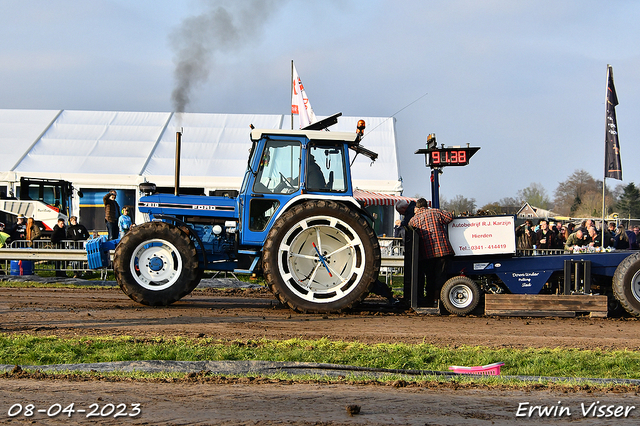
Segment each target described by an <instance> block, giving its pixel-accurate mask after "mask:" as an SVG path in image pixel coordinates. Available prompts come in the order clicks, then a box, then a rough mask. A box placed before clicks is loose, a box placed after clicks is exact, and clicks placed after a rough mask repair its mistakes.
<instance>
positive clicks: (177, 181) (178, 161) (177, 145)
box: [174, 131, 182, 197]
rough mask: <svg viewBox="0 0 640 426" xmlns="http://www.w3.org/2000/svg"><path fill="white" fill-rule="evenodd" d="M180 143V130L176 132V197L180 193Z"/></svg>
mask: <svg viewBox="0 0 640 426" xmlns="http://www.w3.org/2000/svg"><path fill="white" fill-rule="evenodd" d="M181 145H182V131H180V132H176V176H175V191H174V194H175V195H176V197H177V196H178V195H180V147H181Z"/></svg>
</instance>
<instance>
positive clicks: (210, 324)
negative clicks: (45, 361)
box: [0, 288, 640, 425]
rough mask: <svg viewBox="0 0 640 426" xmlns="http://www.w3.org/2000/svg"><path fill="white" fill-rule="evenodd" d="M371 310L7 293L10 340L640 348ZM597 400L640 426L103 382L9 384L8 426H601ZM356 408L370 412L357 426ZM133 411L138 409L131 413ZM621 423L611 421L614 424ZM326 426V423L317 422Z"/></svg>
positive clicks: (75, 292)
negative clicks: (126, 412) (350, 409)
mask: <svg viewBox="0 0 640 426" xmlns="http://www.w3.org/2000/svg"><path fill="white" fill-rule="evenodd" d="M381 303H382V302H381V301H378V300H375V299H373V300H370V299H368V300H367V302H366V303H365V304H364V305H363V306H362V308H361V309H360V310H358V311H354V312H350V313H347V314H332V315H302V314H296V313H293V312H291V311H289V310H288V309H285V308H283V307H281V306H280V305H278V304H277V303H276V302H275V300H274V299H273V297H272V296H271V295H270V294H269V293H267V292H266V291H256V290H246V291H245V290H233V291H218V290H205V291H196V292H194V293H193V294H192V295H190V296H188V297H186V298H185V299H184V300H182V301H180V302H179V303H176V304H175V305H174V306H171V307H162V308H150V307H145V306H141V305H138V304H136V303H134V302H133V301H131V300H129V299H128V298H127V297H126V296H125V295H124V294H123V293H122V292H121V291H120V290H119V289H117V288H103V289H95V290H93V289H92V290H89V289H87V290H85V289H11V288H0V318H1V322H0V332H1V333H11V334H13V333H29V334H38V335H58V336H85V335H92V336H95V335H132V336H186V337H213V338H219V339H228V340H234V339H240V340H247V339H257V338H268V339H287V338H292V337H299V338H309V339H316V338H319V337H327V338H329V339H332V340H357V341H360V342H366V343H377V342H398V341H403V342H408V343H417V342H428V343H433V344H437V345H447V346H459V345H482V346H490V347H516V348H525V347H575V348H584V349H594V348H603V349H624V348H627V349H630V350H639V349H640V327H638V320H636V319H590V318H575V319H566V318H563V319H560V318H557V319H556V318H533V319H532V318H490V317H465V318H460V317H453V316H419V315H415V314H412V313H403V312H389V311H385V309H384V308H382V309H380V305H381ZM559 401H560V402H561V405H562V406H566V407H569V408H570V411H571V415H570V416H566V415H565V416H563V417H562V418H560V419H557V418H553V417H544V418H542V419H540V417H539V416H534V417H535V419H534V418H516V412H517V409H518V406H519V404H520V403H524V402H530V403H531V405H534V404H538V405H543V406H549V407H554V406H557V405H558V402H559ZM595 401H601V403H602V404H605V403H606V404H613V405H616V406H618V405H620V406H625V407H630V406H638V407H639V410H635V409H630V411H629V413H630V414H629V417H627V418H622V419H618V420H616V422H617V423H625V422H634V423H637V422H638V419H639V418H640V413H637V412H636V411H640V400H639V399H638V397H637V393H635V392H632V393H623V394H618V393H608V394H601V393H597V392H594V393H592V392H578V393H570V394H567V393H565V392H564V391H562V390H558V391H556V390H548V389H545V390H541V391H531V390H527V391H513V390H500V389H454V388H451V387H447V386H444V387H442V388H439V389H431V388H394V387H390V386H387V387H380V386H357V385H318V384H288V383H264V384H258V385H256V384H251V383H198V382H196V383H185V382H179V383H160V384H158V383H143V382H133V383H129V382H118V383H107V382H104V381H67V380H44V381H39V380H33V379H16V378H13V377H10V378H4V379H0V423H4V422H6V421H8V420H10V419H9V417H8V415H7V413H8V410H9V408H10V407H11V406H12V405H14V404H16V403H21V404H24V405H26V404H27V403H29V402H30V403H33V404H35V405H36V407H37V408H40V407H44V408H49V407H50V406H51V405H52V404H56V403H59V404H62V405H63V407H64V406H66V405H68V404H69V403H71V402H74V403H75V404H76V408H88V406H89V405H90V404H92V403H96V404H99V405H100V406H101V407H102V406H103V405H105V404H108V403H113V404H116V405H117V404H120V403H124V404H131V403H133V402H139V403H141V404H142V414H141V415H140V416H138V417H134V418H126V419H125V418H117V419H114V418H113V416H111V417H105V418H100V421H101V422H102V424H120V423H122V422H123V421H124V422H126V423H130V424H276V423H288V424H353V423H359V424H421V425H422V424H443V425H444V424H469V425H471V424H474V425H475V424H514V423H515V422H516V420H518V421H519V422H520V423H532V424H533V423H534V422H535V423H540V422H541V420H542V422H543V423H547V422H548V423H551V422H554V423H558V422H559V423H560V424H564V423H566V424H568V423H572V424H576V423H578V424H602V420H603V419H599V418H593V417H584V416H583V415H582V413H581V404H582V403H585V404H587V405H589V404H591V403H592V402H595ZM347 404H358V405H360V406H361V407H362V412H361V414H359V415H356V416H354V417H349V416H348V415H347V413H346V410H345V405H347ZM129 408H130V407H129ZM11 420H12V423H18V424H21V423H22V422H24V423H32V422H33V421H35V423H36V424H48V423H51V422H52V421H54V422H57V423H60V424H63V423H64V424H86V423H88V422H89V421H92V420H95V419H87V418H85V417H84V414H82V415H80V414H77V413H76V414H75V415H74V416H72V418H71V419H70V418H67V417H64V418H63V417H60V416H59V417H56V418H55V419H54V418H49V417H48V416H47V415H46V414H44V413H39V414H37V415H36V416H34V417H33V418H26V417H24V416H16V417H14V418H12V419H11ZM558 420H559V421H558ZM610 420H612V419H610ZM318 422H319V423H318Z"/></svg>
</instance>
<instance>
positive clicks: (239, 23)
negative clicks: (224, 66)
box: [169, 0, 284, 112]
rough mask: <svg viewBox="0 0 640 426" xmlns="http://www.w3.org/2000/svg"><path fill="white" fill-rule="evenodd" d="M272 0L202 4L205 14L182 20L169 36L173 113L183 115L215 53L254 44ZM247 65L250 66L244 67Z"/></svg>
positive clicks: (213, 62) (268, 15)
mask: <svg viewBox="0 0 640 426" xmlns="http://www.w3.org/2000/svg"><path fill="white" fill-rule="evenodd" d="M282 3H284V2H283V1H280V2H277V1H275V0H236V1H221V0H218V1H204V2H203V4H204V5H205V11H204V12H203V13H202V14H200V15H198V16H191V17H189V18H186V19H185V20H184V21H182V23H181V24H180V26H179V27H178V28H176V29H175V30H174V31H173V32H172V33H171V35H170V37H169V39H170V43H171V47H172V49H173V50H174V51H175V59H174V62H175V63H176V68H175V71H174V76H175V81H176V85H175V87H174V89H173V92H172V93H171V100H172V103H173V107H174V111H175V112H185V108H186V106H187V105H188V104H189V101H190V100H191V97H192V96H193V91H194V89H195V88H197V87H198V86H200V85H201V84H203V83H204V82H206V81H207V79H208V78H209V73H210V70H211V69H212V67H214V66H215V63H216V54H217V53H219V52H233V51H238V50H240V49H241V48H242V47H244V46H246V45H247V44H248V43H251V42H257V41H258V37H259V36H260V34H261V33H262V29H263V27H264V25H265V23H266V22H267V20H268V18H269V17H270V16H271V15H272V13H273V12H274V10H275V8H276V5H277V6H278V7H280V6H281V5H282ZM248 65H250V64H248Z"/></svg>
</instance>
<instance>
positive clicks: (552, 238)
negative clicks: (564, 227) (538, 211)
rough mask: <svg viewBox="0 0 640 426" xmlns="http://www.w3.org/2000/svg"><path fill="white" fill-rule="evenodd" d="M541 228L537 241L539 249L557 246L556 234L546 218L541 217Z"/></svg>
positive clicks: (537, 234)
mask: <svg viewBox="0 0 640 426" xmlns="http://www.w3.org/2000/svg"><path fill="white" fill-rule="evenodd" d="M539 225H540V229H539V230H538V232H537V233H536V241H537V244H538V248H539V249H552V248H556V234H555V233H554V232H553V231H552V230H551V229H550V228H549V223H548V222H547V220H546V219H540V222H539Z"/></svg>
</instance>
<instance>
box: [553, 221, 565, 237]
mask: <svg viewBox="0 0 640 426" xmlns="http://www.w3.org/2000/svg"><path fill="white" fill-rule="evenodd" d="M562 227H563V225H562V222H560V221H557V222H556V228H555V231H556V235H560V232H562Z"/></svg>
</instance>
